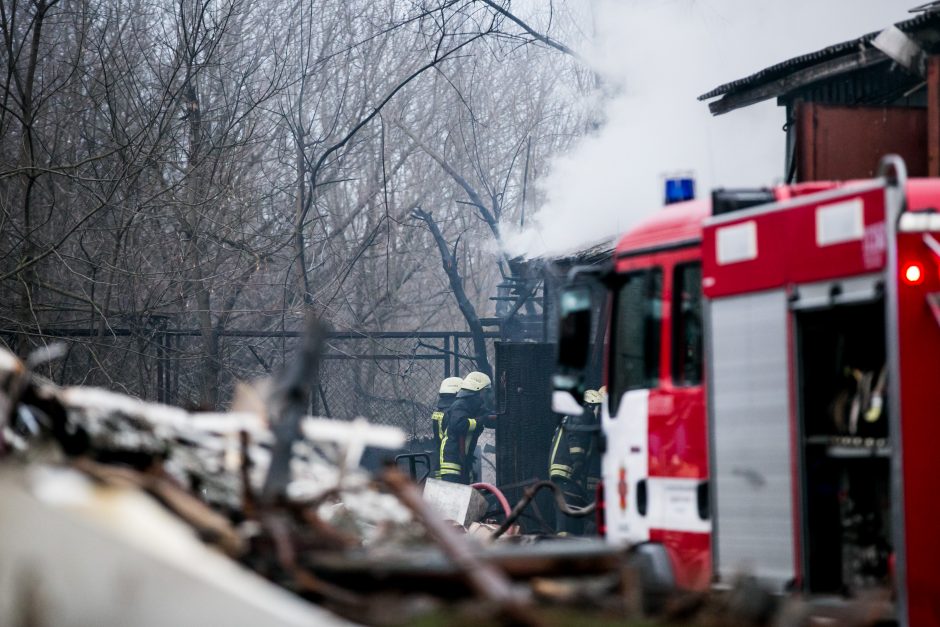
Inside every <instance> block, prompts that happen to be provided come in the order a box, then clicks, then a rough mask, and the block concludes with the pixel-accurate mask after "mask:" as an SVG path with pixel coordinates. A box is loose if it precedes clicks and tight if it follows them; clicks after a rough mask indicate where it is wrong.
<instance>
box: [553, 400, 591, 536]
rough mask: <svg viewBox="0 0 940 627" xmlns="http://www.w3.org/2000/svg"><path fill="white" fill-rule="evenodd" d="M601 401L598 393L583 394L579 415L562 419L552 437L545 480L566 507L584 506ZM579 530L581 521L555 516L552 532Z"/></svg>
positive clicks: (568, 532)
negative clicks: (561, 494) (559, 491)
mask: <svg viewBox="0 0 940 627" xmlns="http://www.w3.org/2000/svg"><path fill="white" fill-rule="evenodd" d="M603 402H604V396H603V395H602V394H601V393H600V392H599V391H597V390H587V391H585V393H584V403H583V404H582V407H583V411H582V412H581V414H580V415H578V416H565V417H564V418H562V419H561V421H560V422H559V423H558V427H556V429H555V436H554V437H553V438H552V449H551V453H550V456H549V461H548V463H549V467H548V478H549V479H550V480H551V481H552V483H554V484H555V485H557V486H558V487H560V488H561V489H562V491H563V492H564V495H565V501H566V502H567V503H568V505H571V506H574V507H584V506H585V505H587V484H588V474H589V472H588V471H589V465H590V461H591V457H592V455H593V454H594V453H596V451H594V449H595V448H596V447H595V446H594V442H595V441H596V437H595V436H596V432H597V430H598V424H599V423H598V417H599V415H600V406H601V403H603ZM583 529H584V521H583V519H581V518H573V517H570V516H565V515H564V514H562V513H561V512H560V511H559V512H557V513H556V518H555V530H556V531H557V532H558V533H559V534H580V533H582V531H583Z"/></svg>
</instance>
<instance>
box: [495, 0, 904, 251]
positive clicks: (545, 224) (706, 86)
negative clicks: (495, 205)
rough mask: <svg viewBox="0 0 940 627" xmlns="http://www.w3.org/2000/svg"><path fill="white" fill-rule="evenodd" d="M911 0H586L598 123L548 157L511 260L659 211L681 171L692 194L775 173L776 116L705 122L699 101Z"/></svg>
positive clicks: (886, 20) (606, 234)
mask: <svg viewBox="0 0 940 627" xmlns="http://www.w3.org/2000/svg"><path fill="white" fill-rule="evenodd" d="M912 3H913V0H772V1H771V0H595V1H594V2H593V3H592V5H593V6H592V10H593V13H594V27H595V35H594V38H593V40H592V41H590V42H585V43H584V44H582V50H583V51H584V54H585V56H586V58H587V59H588V62H589V63H590V64H591V65H592V66H593V69H594V70H595V71H596V72H598V74H600V76H601V77H602V78H603V80H604V82H605V84H606V86H607V88H608V89H607V91H608V92H610V91H611V89H612V90H613V91H614V93H615V94H616V95H615V96H613V97H609V98H608V99H607V100H606V101H605V102H603V103H601V106H602V108H603V110H604V113H605V115H604V118H605V122H604V124H603V125H602V126H601V128H600V129H599V130H598V131H597V132H596V133H594V134H591V135H589V136H586V137H584V138H582V139H581V140H580V141H579V142H578V143H577V144H576V145H575V146H574V147H573V149H572V150H571V151H570V152H569V153H568V154H565V155H562V156H560V157H558V158H557V159H555V161H554V162H553V164H552V166H551V168H550V171H549V174H548V175H547V176H546V177H545V178H543V179H542V181H541V182H540V183H539V185H540V188H541V190H542V192H543V194H544V198H545V202H544V204H543V205H542V206H541V207H540V208H539V209H538V210H537V211H536V212H535V215H534V216H533V218H532V219H531V220H529V221H527V225H526V227H527V228H526V229H525V230H523V231H521V232H520V231H519V230H512V227H511V226H509V227H508V228H507V231H508V232H507V234H506V237H505V241H506V245H507V248H508V249H509V252H510V253H512V254H527V255H529V256H536V255H542V254H559V253H563V252H569V251H573V250H577V249H579V248H583V247H584V246H587V245H590V244H593V243H596V242H599V241H601V240H603V239H608V238H612V237H614V236H616V235H617V234H620V233H622V232H623V231H624V230H626V229H628V228H629V227H631V226H633V225H634V224H636V223H637V221H639V220H640V219H642V218H644V217H645V216H647V215H649V214H650V213H651V212H653V211H657V210H658V209H659V208H660V207H661V205H662V190H663V176H664V175H668V174H671V173H676V172H691V173H693V175H694V176H695V179H696V185H697V192H698V194H699V195H704V194H707V193H709V190H710V189H711V188H713V187H718V186H724V187H736V186H761V185H769V184H773V183H775V182H779V181H780V180H781V179H782V178H783V176H784V132H783V130H782V127H783V124H784V122H785V119H784V111H783V109H782V108H781V107H777V106H776V102H775V101H774V100H771V101H768V102H763V103H760V104H758V105H753V106H751V107H746V108H743V109H739V110H736V111H732V112H731V113H728V114H725V115H722V116H718V117H712V116H711V114H710V113H709V111H708V107H707V105H706V104H705V103H703V102H699V101H698V100H696V97H697V96H698V95H699V94H703V93H705V92H707V91H710V90H711V89H712V88H714V87H716V86H718V85H719V84H722V83H725V82H728V81H731V80H734V79H737V78H741V77H743V76H747V75H749V74H751V73H753V72H756V71H758V70H760V69H762V68H764V67H767V66H769V65H773V64H775V63H778V62H780V61H784V60H786V59H788V58H790V57H793V56H797V55H800V54H805V53H808V52H812V51H814V50H818V49H820V48H824V47H826V46H829V45H832V44H835V43H838V42H841V41H844V40H847V39H852V38H855V37H858V36H861V35H863V34H865V33H868V32H871V31H875V30H880V29H881V28H884V27H886V26H888V25H889V24H891V23H894V22H898V21H901V20H904V19H908V18H910V17H911V15H909V14H908V13H907V8H909V6H911V4H912Z"/></svg>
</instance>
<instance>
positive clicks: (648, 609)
mask: <svg viewBox="0 0 940 627" xmlns="http://www.w3.org/2000/svg"><path fill="white" fill-rule="evenodd" d="M627 564H628V566H629V567H631V568H633V569H634V572H635V573H636V574H637V576H638V579H639V584H640V588H641V590H640V592H641V596H642V600H643V601H642V603H643V612H644V613H645V614H647V615H656V614H658V613H659V612H660V611H662V609H663V606H664V604H665V602H666V600H667V599H668V597H669V596H670V595H671V594H672V593H673V592H675V590H676V583H675V582H676V580H675V576H674V575H673V572H672V562H671V561H670V560H669V554H668V553H667V552H666V547H664V546H663V545H661V544H656V543H654V542H645V543H643V544H637V545H634V546H633V547H631V549H630V557H629V558H628V561H627Z"/></svg>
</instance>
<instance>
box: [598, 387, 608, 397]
mask: <svg viewBox="0 0 940 627" xmlns="http://www.w3.org/2000/svg"><path fill="white" fill-rule="evenodd" d="M597 393H598V394H600V395H601V398H607V386H606V385H602V386H601V387H599V388H597Z"/></svg>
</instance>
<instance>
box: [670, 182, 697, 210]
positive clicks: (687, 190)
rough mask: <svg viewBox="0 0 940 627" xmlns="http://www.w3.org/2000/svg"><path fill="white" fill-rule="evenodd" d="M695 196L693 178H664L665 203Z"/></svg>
mask: <svg viewBox="0 0 940 627" xmlns="http://www.w3.org/2000/svg"><path fill="white" fill-rule="evenodd" d="M693 198H695V179H693V178H689V177H683V178H673V179H666V204H667V205H671V204H672V203H675V202H684V201H686V200H692V199H693Z"/></svg>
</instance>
